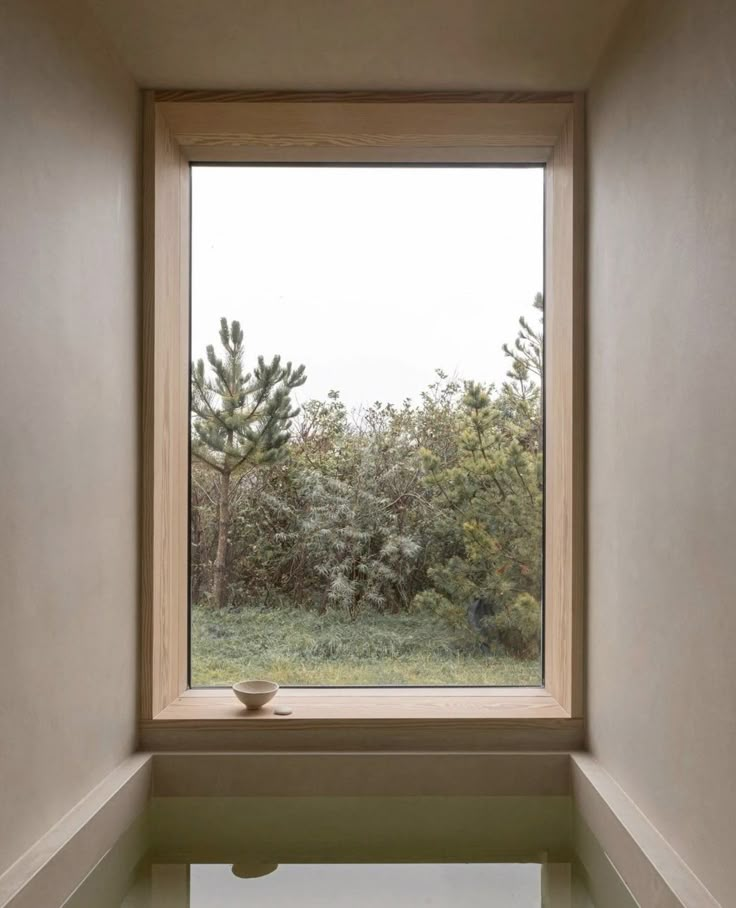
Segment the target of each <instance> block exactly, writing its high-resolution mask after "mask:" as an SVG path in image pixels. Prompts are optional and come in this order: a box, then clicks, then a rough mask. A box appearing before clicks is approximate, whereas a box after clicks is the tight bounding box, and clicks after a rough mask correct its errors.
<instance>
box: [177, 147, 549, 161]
mask: <svg viewBox="0 0 736 908" xmlns="http://www.w3.org/2000/svg"><path fill="white" fill-rule="evenodd" d="M550 151H551V149H549V148H547V147H546V146H543V145H539V146H525V147H520V148H519V147H513V146H510V145H509V146H503V147H498V148H493V147H491V146H485V147H482V148H472V147H470V146H464V147H459V146H453V147H451V148H437V147H431V146H430V147H427V148H409V147H407V146H403V147H402V146H399V147H392V146H385V145H384V146H380V145H375V146H370V145H360V146H356V147H350V148H346V147H340V146H337V145H335V146H333V147H331V148H324V147H317V148H299V147H297V148H293V147H283V148H270V147H268V148H267V147H264V146H260V145H256V146H251V145H238V146H236V147H234V146H231V145H223V146H215V145H190V146H188V147H187V148H186V149H185V153H186V156H187V158H188V159H189V160H190V161H192V162H201V163H207V164H216V163H224V164H238V163H243V164H248V163H258V164H267V163H299V164H303V163H318V164H544V163H546V161H547V160H548V159H549V155H550Z"/></svg>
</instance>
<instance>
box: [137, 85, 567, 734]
mask: <svg viewBox="0 0 736 908" xmlns="http://www.w3.org/2000/svg"><path fill="white" fill-rule="evenodd" d="M581 113H582V103H581V100H580V98H579V97H577V96H571V95H564V94H563V95H544V96H528V95H526V96H524V95H498V94H492V93H491V94H485V95H483V94H473V93H471V94H468V95H442V94H438V95H435V94H432V93H428V94H423V95H418V96H417V95H373V96H371V95H365V94H360V93H359V94H356V95H350V94H347V95H329V94H328V95H321V94H320V95H298V94H297V95H289V94H282V95H274V94H271V93H253V94H249V93H231V94H227V93H226V94H215V95H208V94H206V93H199V92H194V93H187V92H183V93H180V92H157V93H148V94H147V99H146V113H145V137H146V148H145V167H144V213H145V217H144V226H145V234H144V237H145V281H144V291H145V296H144V332H143V335H144V357H143V364H144V374H143V416H144V420H143V476H144V483H143V493H142V503H143V524H142V526H143V530H142V542H143V561H142V565H143V570H142V602H143V605H142V614H143V623H142V683H141V697H142V704H141V712H142V720H143V741H144V744H146V745H148V746H162V742H163V743H164V744H165V742H166V741H168V740H172V739H170V738H167V735H169V733H170V731H171V733H172V734H173V729H177V732H176V733H177V735H178V737H177V740H178V741H183V740H184V739H186V742H187V743H188V744H189V745H190V746H191V745H192V743H193V742H195V743H197V745H199V744H201V743H203V742H204V741H206V742H207V744H208V745H210V744H211V743H212V741H213V740H214V739H213V738H212V737H209V738H207V737H205V738H202V739H200V738H197V737H196V735H197V734H198V732H199V731H202V733H204V731H205V730H206V729H207V730H211V729H212V728H213V727H214V728H219V729H220V730H221V731H222V732H223V734H226V735H230V734H232V735H233V736H234V737H228V738H227V740H228V741H229V742H231V743H230V745H229V746H244V742H245V740H246V739H244V738H241V737H239V736H241V735H242V734H245V729H246V726H247V729H248V732H249V734H250V737H249V738H248V739H247V740H248V743H249V745H252V746H267V744H268V742H269V741H271V737H270V735H271V734H272V732H271V729H276V728H284V727H286V728H290V729H292V730H293V732H295V733H296V731H297V729H298V730H299V734H298V742H299V743H298V746H318V747H319V746H322V745H325V746H329V742H327V743H326V738H325V735H326V734H328V733H327V731H326V728H327V727H329V728H331V729H333V731H334V734H333V737H332V738H331V740H333V742H334V745H335V746H337V745H338V744H339V746H343V747H345V746H353V745H355V746H370V747H379V746H381V743H382V741H383V742H384V743H387V744H388V742H389V741H390V744H391V745H392V746H396V745H397V742H398V740H399V739H398V738H397V736H396V734H395V733H393V732H391V733H390V734H389V729H390V728H393V727H394V726H393V725H392V723H393V722H399V723H400V724H401V729H402V735H403V734H404V733H405V734H406V736H407V737H406V738H403V739H401V740H402V741H403V744H404V746H407V742H408V743H409V744H413V743H417V745H419V744H420V743H423V744H424V745H426V746H444V744H445V743H446V742H447V731H446V729H449V728H452V729H454V731H453V735H454V736H453V739H452V740H453V746H462V741H463V740H464V739H463V738H462V735H463V734H464V733H467V735H468V736H469V737H468V738H467V740H468V741H469V742H472V743H471V744H470V746H477V743H478V741H479V739H478V738H477V737H475V735H476V733H477V730H478V729H480V728H484V729H486V730H487V731H489V733H490V732H491V731H492V730H493V729H496V730H497V731H495V732H493V734H497V735H498V736H501V737H499V738H498V740H499V741H500V740H501V738H503V742H504V743H503V746H527V745H528V744H529V742H530V741H532V740H534V741H536V743H537V746H539V745H540V743H541V744H542V745H543V746H545V747H554V746H575V744H576V743H577V742H579V740H580V737H579V736H580V733H581V728H582V726H581V721H580V717H581V708H582V646H581V641H582V591H583V571H582V567H583V561H582V542H583V538H584V535H583V514H584V511H583V490H584V484H583V437H584V435H583V403H584V397H583V387H584V383H583V363H584V361H583V337H584V332H583V308H582V304H583V268H582V247H581V235H582V230H581V227H582V214H583V205H582V116H581ZM199 163H206V164H209V165H212V164H216V163H227V164H248V165H250V166H249V167H248V168H244V169H243V172H246V171H248V172H251V173H252V172H254V171H255V170H256V169H257V168H256V167H254V166H253V165H259V168H258V169H259V171H260V173H261V175H262V176H263V174H264V173H266V172H269V173H273V174H277V173H278V171H279V169H281V168H283V167H284V165H292V166H291V167H290V168H289V169H290V170H293V171H294V172H296V173H301V174H306V173H308V172H311V173H319V172H324V173H325V174H328V173H329V172H330V171H331V172H332V173H337V171H338V170H340V171H343V170H344V171H345V173H346V174H347V175H350V174H356V173H358V171H359V168H358V167H355V166H349V167H348V166H347V165H356V164H361V165H371V169H372V170H373V171H374V172H375V173H376V174H379V172H380V173H382V174H384V175H386V174H389V173H399V172H409V171H408V170H407V171H402V169H401V168H399V167H398V166H394V167H391V168H390V169H389V168H387V167H386V165H407V164H411V165H414V167H413V168H411V171H413V170H414V169H416V172H417V173H424V174H426V175H430V176H431V175H432V174H435V175H438V174H440V173H443V172H444V171H445V170H446V171H447V173H448V174H449V175H453V174H455V175H457V174H460V173H461V172H467V173H469V174H472V173H474V172H475V169H474V168H472V167H467V166H466V167H465V168H461V167H460V166H459V165H483V166H482V167H478V169H477V173H478V174H481V173H486V174H489V173H491V172H492V165H499V164H503V165H507V166H508V165H526V166H534V165H537V166H538V165H544V166H545V189H544V193H545V228H544V229H545V244H544V247H545V266H544V272H545V273H544V289H545V300H544V338H545V340H544V343H545V359H544V368H545V388H544V391H545V394H544V398H545V399H544V423H545V446H544V494H545V517H544V559H545V572H544V589H543V593H542V598H543V600H544V624H545V629H544V642H543V650H544V652H543V658H544V687H543V688H539V689H537V690H536V691H535V690H534V689H529V688H519V687H514V688H490V687H483V686H480V685H482V684H485V683H486V681H485V680H482V679H481V678H478V679H477V680H474V681H473V682H472V684H473V686H472V687H470V688H456V689H454V691H453V689H452V688H450V687H447V688H445V689H444V691H443V692H442V693H441V695H440V694H437V693H432V690H431V689H430V688H423V690H422V691H418V692H414V693H412V691H411V689H406V690H405V691H404V692H402V691H401V690H394V692H391V691H386V692H385V693H384V694H382V693H381V689H380V688H372V689H371V690H370V691H367V692H360V691H358V690H356V691H353V692H350V691H344V692H343V693H342V694H341V692H340V690H336V691H335V693H334V694H331V693H330V692H329V691H323V692H320V693H315V694H310V693H309V691H308V690H307V691H303V692H302V693H301V694H298V696H297V697H296V699H297V701H298V706H299V708H298V709H297V710H295V716H294V718H292V717H289V718H288V719H287V720H283V722H280V723H278V724H277V725H276V726H274V725H272V724H270V721H269V720H270V716H269V715H261V716H258V715H255V716H250V717H248V718H247V721H246V722H245V724H243V721H242V714H241V713H240V712H239V711H237V709H235V707H234V705H233V702H232V699H233V698H232V697H231V695H229V692H226V693H222V694H221V693H218V692H217V691H204V690H203V691H196V690H192V691H188V659H187V656H188V636H189V623H188V615H187V599H188V590H187V585H188V577H189V573H188V566H187V562H188V541H189V532H188V530H189V527H188V512H189V495H188V483H189V472H190V471H189V461H188V447H189V429H190V425H191V420H190V410H189V388H190V382H189V378H190V376H189V362H190V358H189V352H190V351H189V318H188V315H189V311H188V302H189V275H190V267H193V268H194V271H193V276H194V278H195V281H196V280H197V264H196V262H190V255H189V253H190V226H191V222H190V205H191V202H192V200H191V198H190V169H191V168H192V166H194V167H195V169H196V165H197V164H199ZM275 164H278V165H280V166H279V167H271V166H269V167H268V168H266V166H265V165H275ZM306 164H320V165H321V167H320V168H307V167H305V166H304V165H306ZM440 164H441V165H445V166H444V167H435V166H432V167H430V166H427V165H440ZM294 165H298V166H294ZM326 165H340V167H339V168H338V167H335V168H329V167H326ZM378 165H381V166H380V167H379V166H378ZM416 165H425V166H423V167H416ZM448 165H449V166H448ZM206 171H209V172H210V173H216V172H221V173H222V172H225V168H223V169H222V170H220V171H215V169H214V168H212V167H210V168H206V169H205V168H202V171H201V172H202V173H204V172H206ZM195 172H196V171H195ZM496 172H500V171H496ZM511 172H516V173H522V172H523V171H522V170H521V169H520V170H517V171H511ZM529 173H530V174H534V173H539V171H538V170H536V171H535V170H530V171H529ZM195 178H196V177H195ZM195 191H196V185H195ZM194 202H195V206H196V204H197V200H196V196H195V199H194ZM195 213H196V212H195ZM194 229H195V231H196V223H195V225H194ZM195 254H196V249H195ZM536 289H539V288H536ZM197 292H198V291H197V288H196V287H195V288H194V298H195V305H196V298H197ZM215 302H216V301H215ZM530 304H531V301H529V303H527V305H530ZM533 312H534V310H532V313H527V314H530V315H531V314H533ZM521 314H523V312H515V313H514V316H513V318H514V320H515V319H516V318H517V317H518V315H521ZM220 315H227V316H228V317H229V318H230V319H232V318H233V317H234V315H235V313H234V312H233V313H230V312H218V313H217V317H219V316H220ZM195 320H196V313H195ZM230 328H231V329H232V326H230ZM243 328H244V330H245V334H246V341H247V340H248V326H247V325H246V324H244V325H243ZM195 330H196V326H195ZM535 330H536V329H535ZM215 340H216V339H215ZM513 340H514V337H513V335H512V336H511V337H508V336H507V337H501V336H499V337H498V338H497V341H498V342H499V343H503V342H504V341H507V342H513ZM196 343H197V341H196V340H195V344H196ZM255 343H257V342H255ZM250 349H251V352H252V353H253V354H255V353H257V352H263V353H264V354H268V355H271V354H273V353H283V354H284V355H285V356H293V357H294V361H295V364H296V362H297V361H298V362H301V361H305V365H306V366H307V375H308V381H309V376H310V372H309V368H310V364H309V362H308V361H307V360H308V356H307V354H306V353H305V354H302V353H301V352H300V351H291V350H287V348H286V347H285V346H284V347H283V349H270V350H269V349H265V348H262V350H261V351H259V350H258V349H257V346H255V345H254V347H253V348H250ZM313 361H314V359H313ZM251 364H252V360H251V361H248V362H246V365H247V366H250V365H251ZM437 365H438V366H439V367H442V366H443V363H438V364H437ZM456 365H457V366H459V368H460V369H463V365H464V364H463V363H458V364H455V363H453V364H451V366H450V368H451V369H454V368H455V366H456ZM314 368H315V369H316V367H314ZM450 375H452V372H451V373H450ZM316 376H317V372H316V371H313V372H312V373H311V378H312V381H313V386H314V387H316V386H317V380H316ZM462 377H465V375H463V376H462ZM472 377H474V376H472ZM495 377H496V376H495V375H488V376H479V379H480V380H481V381H488V380H492V379H493V378H495ZM307 387H308V385H307V384H305V385H304V386H301V385H299V386H297V387H295V388H294V389H293V392H294V395H295V396H296V394H297V393H298V394H300V395H301V394H303V393H305V392H306V389H307ZM302 388H304V391H302V390H301V389H302ZM337 390H339V389H337ZM343 393H347V392H343ZM320 395H321V396H320ZM320 395H315V396H316V398H317V399H321V400H322V401H324V394H323V392H320ZM381 396H383V395H381ZM327 400H328V401H329V400H330V398H329V397H328V398H327ZM299 402H300V403H301V404H302V405H304V406H306V404H308V400H307V401H305V400H304V399H303V398H301V397H300V401H299ZM296 419H297V421H298V419H299V418H296ZM296 428H298V426H297V425H296V424H294V425H292V428H291V429H290V431H294V430H295V429H296ZM262 478H263V476H261V477H260V478H259V481H260V479H262ZM325 510H326V511H328V510H329V508H326V509H325ZM433 563H435V564H437V563H442V562H441V559H434V561H433ZM193 566H194V565H193ZM213 567H214V565H212V568H213ZM420 592H421V591H420ZM458 601H462V600H460V599H458ZM464 620H465V619H464ZM491 633H495V634H498V629H497V628H491ZM195 635H196V632H195ZM497 640H498V637H494V638H492V639H491V640H490V641H489V644H488V645H490V644H491V643H495V642H496V641H497ZM195 642H196V641H195ZM194 680H195V682H196V677H195V679H194ZM222 680H223V682H224V681H225V678H224V677H223V679H222ZM227 680H228V681H229V680H231V679H230V678H229V677H228V678H227ZM295 680H296V677H295ZM325 680H327V679H325ZM366 680H368V682H369V683H370V684H376V683H379V682H380V681H381V680H384V681H385V682H387V683H396V682H397V681H399V682H402V683H403V682H406V680H408V679H407V678H406V677H404V678H398V679H397V678H390V677H387V676H384V678H383V679H381V678H378V677H376V676H374V677H373V678H371V679H366ZM433 680H434V679H433V678H430V677H428V676H425V677H424V678H422V679H421V680H420V683H422V684H429V683H431V682H432V681H433ZM458 680H459V679H458ZM338 683H339V684H345V683H348V682H347V681H346V679H344V678H343V679H338ZM445 683H447V682H445ZM491 683H497V681H496V682H494V680H493V679H491ZM297 693H298V692H297ZM226 694H228V696H226ZM325 720H327V723H328V725H327V726H325V725H324V721H325ZM332 720H334V723H335V724H332ZM271 721H274V720H271ZM313 721H314V723H315V724H312V723H313ZM182 728H184V729H186V734H185V733H184V732H182V731H181V729H182ZM256 729H258V730H259V731H258V735H260V737H258V736H256V737H254V735H255V734H256V732H255V730H256ZM536 730H538V731H539V737H538V738H534V735H535V734H536ZM189 733H191V734H189ZM274 734H276V735H277V736H278V735H280V734H282V732H280V731H275V732H274ZM330 734H332V733H330ZM382 734H383V735H384V738H381V735H382ZM182 735H184V737H182ZM187 735H188V736H187ZM192 735H193V736H194V737H192ZM385 735H389V738H385ZM530 735H531V737H530ZM328 737H329V735H328ZM280 740H284V739H283V738H281V739H280ZM290 740H291V741H292V742H293V741H295V740H296V739H295V738H293V737H292V738H291V739H290ZM493 740H495V739H494V738H488V737H485V738H484V739H483V741H484V746H490V745H491V743H492V741H493ZM256 741H258V742H260V744H258V745H256V744H255V743H254V742H256ZM309 742H311V743H309ZM520 742H521V743H520Z"/></svg>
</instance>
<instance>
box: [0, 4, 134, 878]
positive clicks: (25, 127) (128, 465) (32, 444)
mask: <svg viewBox="0 0 736 908" xmlns="http://www.w3.org/2000/svg"><path fill="white" fill-rule="evenodd" d="M0 19H1V22H2V25H1V27H0V425H1V426H2V429H1V436H0V439H1V442H0V502H1V505H0V507H1V511H0V818H2V822H0V872H1V871H2V870H3V869H4V868H6V867H7V866H8V865H9V864H10V863H11V862H13V861H14V860H15V859H16V858H17V857H18V856H19V855H20V854H21V853H22V852H23V851H25V850H26V849H27V848H28V846H30V845H31V844H32V843H33V842H34V841H35V840H36V839H37V838H38V837H39V836H40V835H42V834H43V833H44V832H45V831H46V830H47V829H48V828H49V827H50V826H51V825H52V824H53V823H54V822H55V821H56V820H58V819H59V817H60V816H61V815H62V814H63V813H65V812H66V811H67V810H68V809H69V808H70V807H71V806H72V805H73V804H74V803H76V802H77V801H78V800H79V799H80V798H81V797H82V796H83V795H84V794H86V792H87V791H88V790H89V789H90V788H91V787H92V786H93V785H94V784H96V783H97V782H98V781H100V780H101V779H102V778H103V777H104V776H105V775H106V774H107V772H108V771H109V770H111V769H112V768H113V766H115V765H116V764H117V763H118V762H119V761H120V760H121V759H123V758H124V757H125V756H126V755H127V754H128V753H130V751H131V750H132V749H133V747H134V745H135V711H136V709H135V707H136V677H137V672H136V659H137V628H136V623H137V600H138V568H137V532H138V529H137V521H138V516H137V508H138V476H137V448H138V405H137V373H138V352H137V330H138V305H139V303H138V298H139V287H138V284H139V277H138V261H139V253H138V246H139V236H138V234H139V175H138V158H139V119H140V118H139V100H138V92H137V90H136V87H135V86H134V84H133V82H132V80H131V78H130V77H129V76H128V75H127V74H126V73H125V72H124V71H123V70H122V69H121V67H120V65H119V64H117V63H116V62H115V58H114V56H113V54H112V52H111V50H110V48H109V46H108V45H107V44H106V43H105V39H104V38H103V37H102V36H101V34H100V33H99V31H98V30H97V27H96V26H95V25H94V24H93V21H92V19H91V18H90V15H89V13H88V12H87V11H86V9H85V8H84V6H83V4H82V3H81V2H76V0H4V2H3V3H2V4H1V11H0Z"/></svg>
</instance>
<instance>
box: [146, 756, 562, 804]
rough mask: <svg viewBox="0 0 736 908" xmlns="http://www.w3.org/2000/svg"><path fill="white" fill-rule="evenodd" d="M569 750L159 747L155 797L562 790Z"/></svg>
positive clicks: (527, 793) (556, 792) (515, 793)
mask: <svg viewBox="0 0 736 908" xmlns="http://www.w3.org/2000/svg"><path fill="white" fill-rule="evenodd" d="M569 790H570V767H569V756H568V754H566V753H433V754H423V753H340V754H335V753H319V754H313V753H265V754H260V753H236V754H228V753H220V754H213V753H205V754H201V753H199V754H197V753H184V754H179V753H173V754H167V753H159V754H156V755H155V756H154V782H153V796H154V797H198V798H199V797H269V796H274V797H346V796H347V797H351V796H360V797H388V796H397V797H424V796H432V797H435V796H446V797H484V796H504V797H505V796H533V797H537V796H542V795H545V796H546V795H567V794H569Z"/></svg>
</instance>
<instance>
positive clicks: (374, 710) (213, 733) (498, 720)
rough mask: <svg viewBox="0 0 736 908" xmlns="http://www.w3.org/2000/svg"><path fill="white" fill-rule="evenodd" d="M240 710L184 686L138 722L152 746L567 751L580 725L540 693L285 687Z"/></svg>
mask: <svg viewBox="0 0 736 908" xmlns="http://www.w3.org/2000/svg"><path fill="white" fill-rule="evenodd" d="M276 702H278V703H281V704H283V705H287V704H288V705H289V706H290V707H291V708H292V709H293V712H292V714H291V715H289V716H276V715H274V713H273V705H274V704H268V705H267V706H266V707H264V708H263V709H262V710H258V711H257V712H248V711H246V710H245V709H244V707H243V706H242V705H241V704H240V703H239V702H238V700H237V698H236V697H235V695H234V694H233V693H232V692H231V691H230V690H227V689H203V690H187V691H185V692H184V693H183V694H182V695H181V696H179V697H177V698H176V699H175V700H174V701H173V702H172V703H170V704H169V705H168V706H167V707H166V708H165V709H163V710H162V711H161V712H159V713H158V715H157V716H156V717H155V718H154V719H150V720H147V721H144V722H143V723H142V730H141V732H142V743H143V745H144V746H145V747H146V748H147V749H151V750H170V749H174V750H180V749H186V748H191V749H207V750H219V749H226V750H233V749H235V750H251V749H252V750H260V749H269V748H272V749H277V750H281V749H296V750H299V749H305V750H321V749H324V750H328V749H334V748H338V749H339V748H344V749H358V750H366V749H369V750H380V749H415V748H416V749H422V748H425V747H426V748H428V749H444V750H458V749H470V750H478V749H494V748H500V749H515V748H519V749H526V748H529V747H532V748H536V749H540V750H557V749H572V748H574V747H576V746H579V744H580V742H581V739H582V721H581V720H580V719H576V718H571V717H570V715H569V713H568V712H567V711H566V710H565V709H564V708H563V707H562V706H560V704H559V703H558V702H557V700H556V699H555V698H554V697H552V696H550V694H549V693H548V692H547V691H546V690H545V689H544V688H498V689H493V688H412V689H403V690H402V689H401V688H386V689H380V688H379V689H377V688H353V689H351V688H332V689H314V688H311V689H309V688H291V689H289V688H284V689H282V691H281V692H280V694H279V696H278V700H277V701H276Z"/></svg>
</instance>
